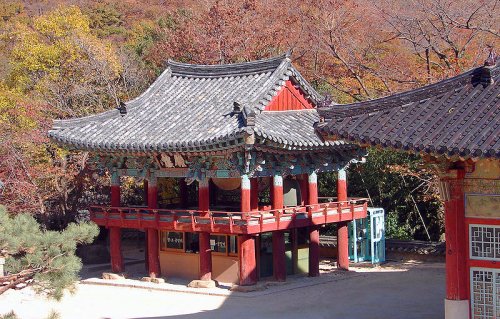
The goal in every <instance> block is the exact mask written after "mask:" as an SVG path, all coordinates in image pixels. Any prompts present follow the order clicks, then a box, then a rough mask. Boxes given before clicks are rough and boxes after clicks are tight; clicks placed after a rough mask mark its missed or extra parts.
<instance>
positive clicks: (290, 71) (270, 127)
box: [49, 55, 343, 152]
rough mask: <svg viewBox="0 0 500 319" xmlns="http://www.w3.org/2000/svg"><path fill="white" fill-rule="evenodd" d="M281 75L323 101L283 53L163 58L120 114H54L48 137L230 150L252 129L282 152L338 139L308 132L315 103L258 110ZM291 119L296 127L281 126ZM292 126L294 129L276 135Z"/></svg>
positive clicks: (281, 82) (123, 146) (110, 146)
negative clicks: (211, 61)
mask: <svg viewBox="0 0 500 319" xmlns="http://www.w3.org/2000/svg"><path fill="white" fill-rule="evenodd" d="M288 80H291V81H292V82H293V83H294V84H295V85H296V86H297V87H298V88H299V89H300V90H301V91H302V92H304V94H307V98H308V99H309V100H310V101H311V102H312V103H313V104H314V105H316V104H318V102H319V101H320V100H322V97H321V96H320V95H319V94H318V93H317V92H316V91H315V90H314V89H313V88H312V87H311V85H309V83H307V81H305V80H304V78H303V77H302V76H301V75H300V73H299V72H298V71H297V70H296V69H295V68H294V67H293V66H292V64H291V61H290V59H289V57H288V56H287V55H283V56H279V57H275V58H271V59H265V60H259V61H253V62H245V63H237V64H227V65H192V64H185V63H179V62H173V61H168V65H167V69H166V70H165V71H164V72H163V73H162V74H161V75H160V76H159V77H158V79H157V80H156V81H155V82H154V83H153V84H152V85H151V86H150V87H149V88H148V89H147V90H146V91H145V92H144V93H143V94H141V95H140V96H139V97H137V98H136V99H134V100H131V101H129V102H127V103H126V111H127V113H126V115H124V116H121V115H120V112H119V110H116V109H114V110H110V111H107V112H104V113H101V114H96V115H91V116H87V117H83V118H77V119H70V120H57V121H54V125H53V128H52V129H51V130H50V131H49V136H50V137H51V138H52V139H53V140H55V141H57V142H59V143H62V144H66V145H69V146H71V147H73V148H77V149H86V150H102V151H136V152H148V151H164V152H191V151H212V150H220V149H227V148H233V147H236V146H239V145H242V144H244V138H245V136H247V135H250V134H253V132H254V131H253V130H254V129H255V130H256V132H259V133H258V134H260V137H261V140H260V142H261V143H264V144H265V143H269V145H273V147H277V148H281V149H285V150H289V149H295V150H302V149H310V148H318V147H331V146H332V145H339V144H343V142H337V143H330V142H326V143H325V142H324V141H323V140H322V138H321V136H319V135H318V134H317V133H316V132H315V129H314V126H313V124H314V123H313V122H312V120H313V119H318V118H319V117H318V115H317V113H316V110H315V109H314V110H304V112H305V113H304V114H301V113H300V112H298V113H297V112H292V113H286V115H285V114H283V115H280V116H277V117H276V121H269V119H270V118H272V117H273V115H266V114H265V113H266V112H263V110H264V108H265V107H266V105H268V104H269V102H270V101H271V100H272V99H273V97H274V96H276V95H277V94H278V92H280V90H281V89H282V88H283V87H284V86H285V84H286V81H288ZM278 117H279V118H278ZM302 119H306V121H301V120H302ZM291 124H295V125H298V127H289V126H287V125H291ZM280 126H281V127H280ZM292 130H293V131H296V130H297V131H298V132H295V133H294V134H281V133H278V131H280V132H282V131H292ZM278 140H279V141H280V142H279V143H277V142H276V141H278Z"/></svg>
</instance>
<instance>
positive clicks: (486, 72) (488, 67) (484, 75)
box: [480, 47, 497, 86]
mask: <svg viewBox="0 0 500 319" xmlns="http://www.w3.org/2000/svg"><path fill="white" fill-rule="evenodd" d="M496 64H497V56H496V55H495V51H494V50H493V47H490V54H489V55H488V58H487V59H486V60H485V61H484V66H483V67H482V68H481V80H480V81H481V83H482V84H483V86H487V85H490V84H493V82H494V80H493V76H492V74H491V73H492V71H493V68H495V66H496Z"/></svg>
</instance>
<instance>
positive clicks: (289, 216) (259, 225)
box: [90, 198, 367, 234]
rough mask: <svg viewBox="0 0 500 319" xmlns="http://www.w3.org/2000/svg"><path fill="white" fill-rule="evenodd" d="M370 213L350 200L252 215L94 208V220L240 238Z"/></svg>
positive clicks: (359, 200) (364, 202)
mask: <svg viewBox="0 0 500 319" xmlns="http://www.w3.org/2000/svg"><path fill="white" fill-rule="evenodd" d="M366 209H367V200H366V199H365V198H350V199H349V200H347V201H344V202H327V203H320V204H315V205H304V206H293V207H284V208H281V209H267V210H257V211H250V212H229V211H217V210H210V211H200V210H191V209H151V208H146V207H110V206H91V207H90V217H91V219H92V220H93V221H94V222H96V223H97V224H99V225H102V226H110V227H113V226H114V227H126V228H158V229H165V230H180V231H209V232H212V233H230V234H233V233H236V234H237V233H260V232H265V231H273V230H280V229H288V228H295V227H304V226H309V225H318V224H326V223H332V222H339V221H349V220H353V219H357V218H364V217H366Z"/></svg>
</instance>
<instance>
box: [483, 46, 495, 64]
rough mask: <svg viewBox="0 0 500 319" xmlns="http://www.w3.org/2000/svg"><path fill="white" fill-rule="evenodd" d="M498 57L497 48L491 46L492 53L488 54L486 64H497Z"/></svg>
mask: <svg viewBox="0 0 500 319" xmlns="http://www.w3.org/2000/svg"><path fill="white" fill-rule="evenodd" d="M497 58H498V57H497V55H496V54H495V49H494V48H493V47H492V46H490V54H488V58H486V60H485V61H484V66H495V64H497Z"/></svg>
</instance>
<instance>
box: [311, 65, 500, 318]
mask: <svg viewBox="0 0 500 319" xmlns="http://www.w3.org/2000/svg"><path fill="white" fill-rule="evenodd" d="M497 60H498V59H496V58H495V57H494V56H493V55H490V57H489V58H488V60H487V61H486V62H485V65H484V66H483V67H480V68H476V69H473V70H471V71H469V72H466V73H463V74H461V75H458V76H456V77H453V78H450V79H447V80H444V81H441V82H438V83H435V84H432V85H429V86H425V87H422V88H419V89H416V90H412V91H408V92H404V93H399V94H395V95H392V96H388V97H385V98H380V99H376V100H371V101H366V102H361V103H354V104H348V105H332V106H330V107H326V108H322V109H320V110H319V114H320V116H322V117H324V118H325V121H324V122H323V123H319V124H318V126H317V129H318V132H320V133H321V134H322V135H323V136H324V137H325V139H327V140H330V141H332V142H335V141H350V142H356V143H358V144H360V145H361V146H374V147H384V148H390V149H395V150H401V151H408V152H415V153H420V154H422V155H423V156H424V159H426V161H427V162H428V163H430V164H433V165H435V166H436V168H437V171H438V172H439V174H440V191H441V197H442V199H443V201H444V208H445V232H446V300H445V313H446V318H447V319H451V318H454V319H458V318H460V319H462V318H474V319H479V318H481V319H493V318H499V317H500V84H499V81H500V77H499V73H500V68H499V65H498V64H499V63H498V61H497Z"/></svg>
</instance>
